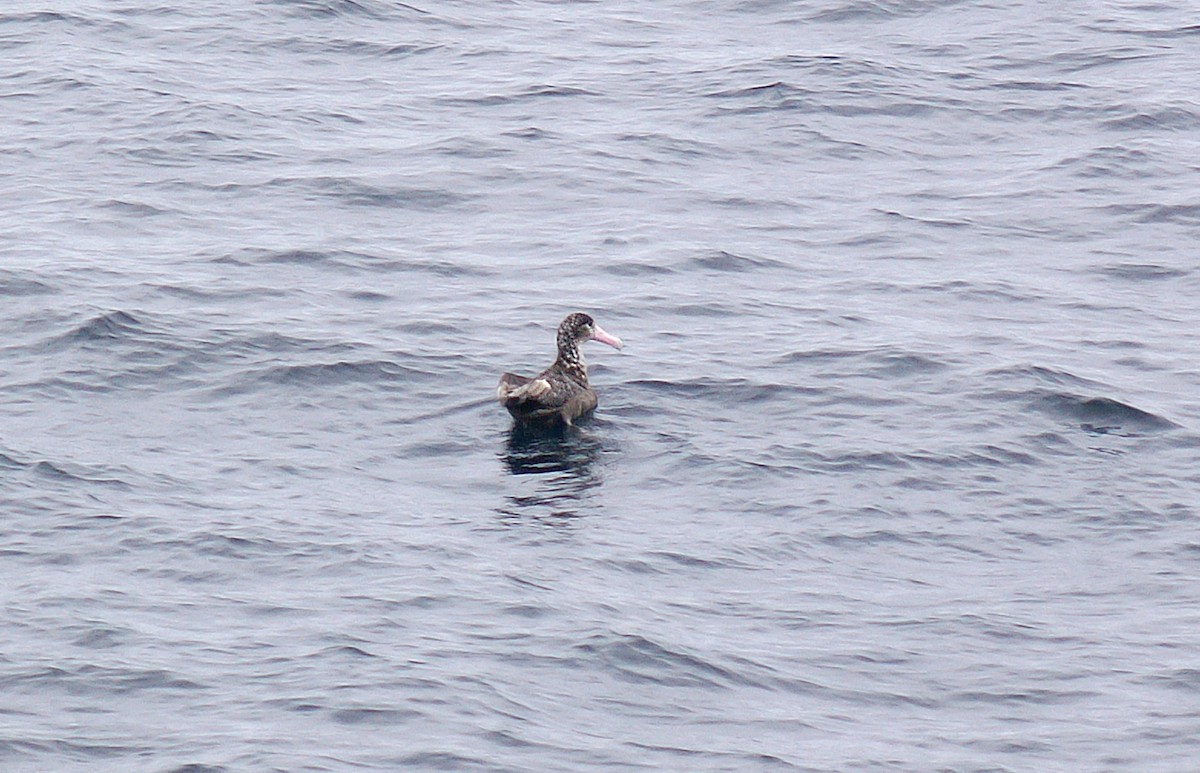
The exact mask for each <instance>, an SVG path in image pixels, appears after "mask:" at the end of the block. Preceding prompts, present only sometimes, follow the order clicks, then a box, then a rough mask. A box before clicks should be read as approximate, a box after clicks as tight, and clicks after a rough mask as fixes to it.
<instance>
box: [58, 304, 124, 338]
mask: <svg viewBox="0 0 1200 773" xmlns="http://www.w3.org/2000/svg"><path fill="white" fill-rule="evenodd" d="M145 332H146V328H145V326H144V325H143V324H142V321H141V320H139V319H138V318H137V317H135V316H133V315H132V314H130V313H128V312H124V311H111V312H108V313H105V314H100V315H97V316H95V317H92V318H91V319H89V320H87V321H86V322H84V323H83V324H81V325H79V326H78V327H76V328H75V329H74V330H72V331H71V332H69V333H66V334H65V335H63V336H61V337H60V338H59V339H58V341H60V342H67V343H81V344H88V343H112V342H113V341H118V340H128V339H131V338H137V337H139V336H141V335H143V334H144V333H145Z"/></svg>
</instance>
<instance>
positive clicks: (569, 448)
mask: <svg viewBox="0 0 1200 773" xmlns="http://www.w3.org/2000/svg"><path fill="white" fill-rule="evenodd" d="M606 450H607V449H606V448H605V447H604V443H603V442H602V441H601V440H600V439H598V438H597V437H596V436H595V435H593V434H591V433H590V432H588V431H587V430H584V429H581V428H579V427H556V428H552V429H539V430H532V429H529V428H527V427H523V426H520V425H516V426H514V427H513V428H512V431H511V432H510V433H509V435H508V440H507V442H506V443H505V446H504V451H503V452H502V453H501V455H500V456H501V460H502V461H503V462H504V466H505V468H506V469H507V470H508V472H509V473H510V474H512V475H513V476H519V477H524V476H528V477H524V480H525V481H526V482H527V484H529V483H532V484H535V485H536V489H535V490H534V491H533V492H532V493H525V494H522V495H510V496H508V497H506V500H507V506H506V507H501V508H498V509H497V511H498V512H499V513H500V514H501V515H502V516H504V517H505V518H506V520H509V519H512V518H518V519H522V520H523V519H525V518H534V519H536V520H545V519H547V518H549V519H553V520H554V521H561V520H562V519H564V518H574V517H576V516H578V515H579V512H578V508H579V506H580V505H581V504H583V503H584V502H585V500H586V498H587V496H588V493H589V491H590V490H591V489H594V488H596V487H597V486H599V485H600V484H601V483H602V482H603V479H602V478H601V476H600V475H599V473H598V472H597V471H596V470H594V469H593V468H594V466H595V463H596V460H597V458H598V457H599V456H600V454H601V453H603V452H604V451H606ZM523 487H524V486H523Z"/></svg>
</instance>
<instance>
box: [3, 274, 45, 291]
mask: <svg viewBox="0 0 1200 773" xmlns="http://www.w3.org/2000/svg"><path fill="white" fill-rule="evenodd" d="M55 292H58V291H57V289H55V288H54V287H51V286H50V285H48V284H46V283H45V282H39V281H38V280H36V279H25V278H24V277H19V276H15V275H13V274H10V273H8V272H5V273H4V274H3V275H0V295H8V296H23V295H49V294H51V293H55Z"/></svg>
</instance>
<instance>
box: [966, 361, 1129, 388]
mask: <svg viewBox="0 0 1200 773" xmlns="http://www.w3.org/2000/svg"><path fill="white" fill-rule="evenodd" d="M987 376H988V377H991V378H998V379H1017V380H1033V381H1035V382H1037V383H1038V384H1046V385H1048V386H1056V387H1061V386H1069V387H1074V388H1077V389H1078V388H1086V389H1103V388H1104V386H1105V385H1104V384H1102V383H1100V382H1099V381H1093V380H1092V379H1089V378H1083V377H1082V376H1076V375H1075V374H1074V373H1071V372H1069V371H1065V370H1060V369H1058V368H1048V367H1045V366H1043V365H1013V366H1009V367H1004V368H996V369H994V370H990V371H988V373H987ZM1014 394H1019V393H1014Z"/></svg>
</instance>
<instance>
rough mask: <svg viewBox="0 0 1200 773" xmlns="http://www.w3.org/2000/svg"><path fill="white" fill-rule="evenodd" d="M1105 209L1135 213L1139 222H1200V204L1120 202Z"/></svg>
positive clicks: (1192, 223) (1183, 223) (1121, 213)
mask: <svg viewBox="0 0 1200 773" xmlns="http://www.w3.org/2000/svg"><path fill="white" fill-rule="evenodd" d="M1104 209H1105V210H1106V211H1109V212H1113V213H1116V214H1120V215H1135V216H1136V217H1135V220H1136V221H1137V222H1138V223H1174V224H1177V225H1198V224H1200V204H1118V205H1112V206H1108V207H1104Z"/></svg>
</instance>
